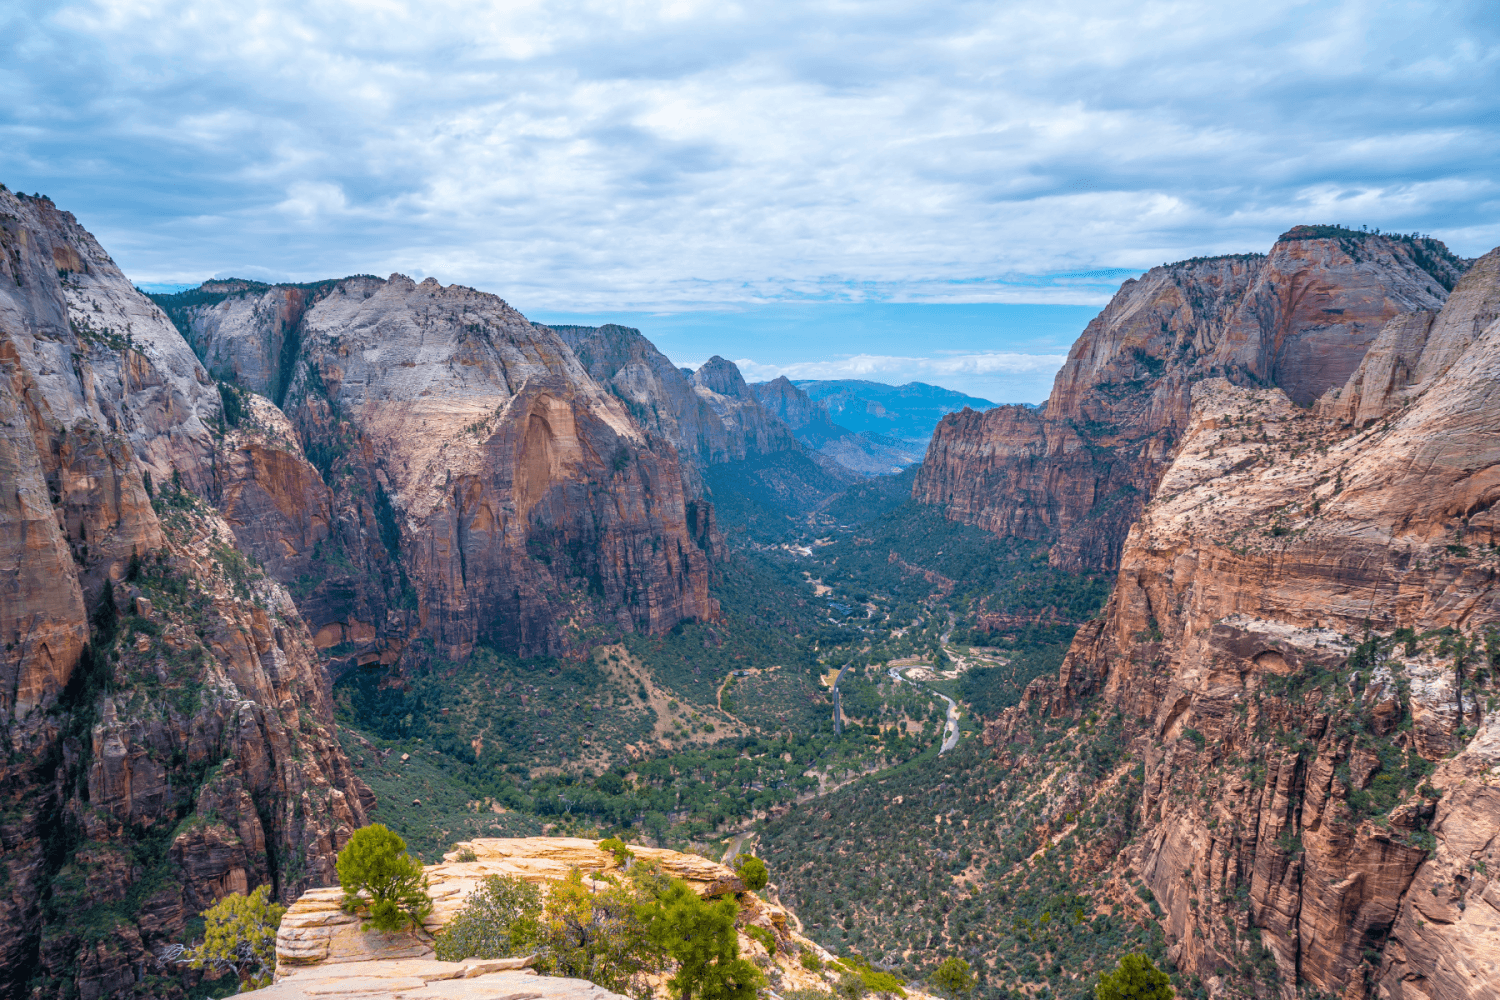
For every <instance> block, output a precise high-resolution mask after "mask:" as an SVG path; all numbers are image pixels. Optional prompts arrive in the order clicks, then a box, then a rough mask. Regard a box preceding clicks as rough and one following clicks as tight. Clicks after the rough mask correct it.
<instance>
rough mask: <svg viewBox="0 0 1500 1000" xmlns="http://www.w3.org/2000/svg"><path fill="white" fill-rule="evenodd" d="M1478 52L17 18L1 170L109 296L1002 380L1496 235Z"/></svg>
mask: <svg viewBox="0 0 1500 1000" xmlns="http://www.w3.org/2000/svg"><path fill="white" fill-rule="evenodd" d="M1497 67H1500V17H1496V7H1495V4H1494V3H1493V2H1470V3H1463V2H1443V3H1438V2H1432V3H1420V2H1419V3H1391V2H1384V3H1376V2H1293V0H1263V2H1260V3H1256V4H1224V3H1182V2H1150V0H1135V2H1130V3H1112V2H1092V3H1075V2H1069V0H1054V2H1050V3H1046V4H1037V3H1034V2H1029V3H1003V2H994V0H984V2H942V0H928V2H921V3H917V2H902V3H891V2H867V3H855V2H848V0H840V2H817V0H798V2H777V0H760V2H757V3H755V4H753V5H748V4H740V3H734V2H726V0H713V2H708V0H702V2H698V0H663V2H657V3H639V2H595V0H577V2H551V3H537V2H530V3H528V2H524V0H517V2H507V3H503V4H492V3H472V2H460V0H428V2H424V3H421V4H415V3H401V2H396V0H367V2H364V3H359V4H354V3H346V2H338V0H299V2H298V3H290V2H281V0H264V2H260V3H256V4H254V5H247V4H242V3H241V4H229V3H212V2H207V0H196V2H192V3H185V2H167V0H114V2H97V0H83V2H70V0H62V2H57V0H52V2H47V3H41V2H32V0H19V2H17V0H12V2H10V3H7V4H4V5H3V6H0V182H4V183H5V184H7V185H9V186H10V187H12V188H16V189H20V190H25V191H28V192H29V191H42V192H45V193H47V194H49V195H51V196H52V197H53V198H54V199H55V200H56V201H57V203H58V204H59V205H60V206H62V207H64V208H67V209H69V210H71V211H73V212H74V213H75V214H77V215H78V217H79V219H80V221H82V222H83V223H84V225H86V226H87V227H88V228H90V229H91V230H92V231H94V232H95V233H96V235H98V236H99V237H100V239H101V240H102V241H103V242H104V244H105V246H106V247H107V248H108V249H109V250H110V252H111V253H112V254H114V256H115V257H116V259H117V260H118V261H119V262H120V263H121V265H122V267H124V269H125V271H126V273H128V274H130V275H131V276H132V277H133V278H135V279H136V280H137V281H140V282H143V283H172V282H197V281H199V280H202V279H203V278H206V277H210V276H213V275H227V274H236V275H243V276H246V277H259V278H263V279H282V278H290V279H298V280H305V279H311V278H320V277H327V276H331V275H342V274H349V273H359V272H364V273H375V274H382V275H384V274H388V273H391V272H395V271H399V272H402V273H405V274H409V275H412V276H414V277H425V276H428V275H432V276H435V277H437V278H439V279H440V280H442V281H445V282H458V283H462V284H468V285H473V286H475V287H479V288H483V289H486V290H488V291H494V292H496V293H498V294H501V295H503V296H505V297H506V298H507V299H508V300H510V301H511V302H512V303H514V304H515V305H517V306H518V307H520V308H521V309H522V310H523V311H525V312H527V313H528V314H535V315H537V316H539V317H540V316H552V317H554V318H556V317H561V316H564V315H568V316H577V315H586V316H589V317H594V318H619V319H623V320H631V319H632V318H634V320H635V321H636V325H640V326H641V327H642V328H643V329H645V330H646V331H647V333H648V334H652V333H653V329H652V323H651V322H648V321H647V319H646V318H644V317H652V318H654V320H657V321H659V322H658V323H657V326H658V328H659V330H658V331H657V332H658V333H659V334H660V335H661V336H664V337H665V336H671V337H686V338H688V339H686V340H684V341H683V346H681V347H680V348H678V347H675V346H674V347H672V348H671V349H670V350H669V351H668V353H669V354H672V356H673V357H674V358H677V359H678V360H684V361H686V360H693V359H695V358H702V357H706V356H708V355H709V354H712V353H720V354H725V355H726V356H729V355H731V354H736V355H738V356H739V357H741V358H745V359H747V360H749V361H750V362H752V363H753V364H754V365H757V366H760V367H761V369H764V370H766V371H771V370H777V371H779V370H788V371H791V370H792V369H793V368H794V367H795V366H807V365H817V364H824V365H825V366H827V365H830V364H833V363H834V362H838V361H840V359H843V360H844V361H845V362H847V363H846V364H844V368H845V369H849V370H851V371H852V370H855V369H860V368H861V366H863V367H864V368H869V367H870V364H869V363H868V362H865V361H856V360H850V359H857V358H858V357H859V356H861V355H865V356H869V357H881V358H888V359H889V358H897V359H899V358H908V359H913V360H912V361H911V364H909V365H907V366H906V367H905V368H904V369H900V371H898V370H897V368H900V366H899V365H898V366H896V367H895V368H890V372H888V373H887V374H885V375H884V376H883V380H887V381H890V380H895V381H901V380H904V379H903V377H902V374H901V372H902V371H904V372H906V373H907V374H908V375H910V376H911V377H919V378H922V377H923V373H924V372H932V371H948V370H955V371H956V370H957V369H962V368H963V367H964V366H965V365H968V367H969V368H970V369H973V370H975V371H978V369H981V368H983V369H985V371H984V372H979V374H988V375H989V376H991V377H1000V376H999V375H996V372H997V371H999V370H1000V369H1001V368H1004V366H1005V365H1007V364H1008V365H1010V369H1009V370H1007V371H1005V372H1001V375H1004V376H1005V377H1012V376H1013V377H1014V379H1015V380H1017V381H1016V382H1015V384H1016V385H1017V386H1020V385H1021V383H1026V385H1028V386H1031V387H1030V388H1025V389H1024V391H1026V392H1028V393H1031V394H1033V395H1034V393H1035V387H1034V385H1032V383H1036V384H1042V385H1045V382H1046V379H1045V378H1041V379H1040V382H1038V381H1037V378H1036V377H1035V372H1036V370H1037V366H1038V365H1041V366H1043V367H1045V366H1046V365H1049V364H1051V365H1054V366H1055V361H1053V360H1050V359H1052V358H1054V357H1055V355H1056V353H1057V351H1056V350H1055V348H1056V347H1057V344H1056V343H1054V342H1053V338H1054V337H1055V336H1058V335H1057V334H1056V333H1055V331H1054V332H1049V333H1048V334H1047V335H1046V336H1045V337H1041V338H1040V339H1038V336H1037V331H1038V330H1039V329H1041V327H1043V326H1045V327H1047V328H1048V329H1049V330H1054V328H1056V329H1062V328H1063V327H1066V326H1067V325H1068V324H1072V326H1071V328H1070V329H1071V333H1070V334H1066V335H1061V342H1062V346H1066V342H1067V341H1068V340H1071V336H1072V335H1076V333H1077V332H1078V330H1079V329H1081V327H1082V323H1080V322H1077V321H1076V317H1075V315H1074V314H1075V313H1076V311H1077V310H1076V307H1079V306H1089V307H1093V308H1097V307H1098V306H1099V305H1100V304H1102V303H1103V302H1104V301H1105V300H1107V298H1108V296H1109V294H1110V293H1111V291H1112V290H1113V289H1114V288H1115V287H1117V285H1118V284H1119V282H1120V280H1121V279H1122V277H1123V276H1126V275H1129V274H1131V273H1137V272H1139V271H1141V270H1143V269H1145V268H1147V267H1149V266H1151V265H1154V264H1158V263H1161V262H1163V261H1168V260H1176V259H1180V258H1183V257H1189V256H1195V255H1201V254H1212V253H1222V252H1240V251H1246V250H1264V249H1266V248H1267V247H1268V246H1269V245H1270V243H1271V241H1272V240H1273V239H1274V238H1275V236H1276V234H1277V233H1279V232H1281V231H1283V230H1285V229H1286V228H1288V227H1289V226H1291V225H1293V224H1296V223H1301V222H1339V223H1344V224H1351V225H1369V226H1371V227H1375V226H1379V227H1381V228H1385V229H1395V230H1401V231H1412V230H1419V231H1422V232H1426V233H1431V234H1433V235H1435V236H1437V237H1439V238H1441V239H1443V240H1445V241H1447V242H1448V243H1449V245H1450V246H1452V247H1453V248H1454V249H1455V250H1456V251H1458V252H1459V253H1462V254H1465V255H1469V256H1473V255H1477V254H1479V253H1482V252H1484V251H1486V250H1488V249H1490V248H1491V247H1493V246H1495V245H1496V244H1500V170H1497V169H1496V164H1497V163H1500V72H1497ZM1017 304H1024V305H1029V306H1049V305H1050V306H1058V307H1064V306H1065V307H1069V308H1068V309H1060V310H1058V311H1055V312H1054V313H1051V315H1053V316H1054V320H1050V321H1047V322H1042V321H1041V320H1039V319H1038V318H1037V317H1040V316H1043V315H1047V314H1048V311H1047V310H1021V311H1019V312H1018V311H1017V310H1015V309H1014V308H1011V307H1012V306H1015V305H1017ZM890 305H902V306H908V307H910V308H907V309H905V310H904V311H903V310H897V311H896V314H898V315H901V316H902V317H903V321H902V322H900V323H891V322H888V321H887V320H888V316H889V315H890V314H889V313H887V312H883V311H882V309H884V307H886V306H890ZM954 305H966V306H972V307H974V309H973V310H972V313H971V314H972V315H973V316H983V317H984V319H983V320H976V321H975V322H974V323H973V324H971V325H970V326H967V327H965V329H966V330H967V329H972V330H975V331H982V330H989V331H991V335H992V336H993V340H991V339H987V337H986V336H983V335H981V334H980V333H975V334H974V336H973V337H972V338H971V337H969V335H968V334H965V335H964V339H962V346H954V343H956V342H954V343H945V341H944V337H945V336H946V335H947V331H949V330H950V329H951V327H950V325H949V321H948V319H947V317H948V316H951V315H954V314H953V313H951V312H945V311H944V309H945V308H946V307H948V306H954ZM819 307H821V308H823V309H826V312H823V313H822V314H821V318H819V316H818V308H819ZM918 307H922V308H918ZM929 307H930V308H929ZM939 307H944V308H939ZM788 315H795V316H801V317H806V318H807V319H806V320H805V322H804V321H801V320H799V321H798V323H799V324H800V325H798V326H797V329H798V330H799V331H800V333H799V335H798V336H795V337H790V336H789V337H781V338H779V339H778V338H776V337H772V336H769V335H767V333H766V331H767V330H768V329H772V328H774V327H775V326H776V323H777V322H778V320H777V317H782V318H783V319H782V321H781V322H782V325H783V326H785V325H786V321H785V317H786V316H788ZM694 317H696V318H694ZM736 323H738V324H739V325H738V326H737V325H736ZM1038 324H1040V326H1039V325H1038ZM692 330H697V331H699V334H698V335H699V336H701V337H702V338H708V337H710V336H714V337H719V336H722V337H723V338H724V340H725V343H726V344H728V343H731V342H732V343H743V344H745V345H746V346H744V347H743V348H733V347H724V346H720V345H719V344H717V343H708V342H707V341H706V340H704V341H703V342H698V341H694V340H692V336H693V334H692V332H691V331H692ZM756 331H760V333H759V335H757V334H756ZM736 338H737V339H736ZM1042 341H1046V343H1042ZM939 345H942V346H941V348H940V347H939ZM1028 345H1030V346H1028ZM942 351H947V352H950V353H946V354H945V353H941V352H942ZM952 352H958V353H952ZM965 352H966V353H967V354H968V355H973V358H972V359H971V360H970V361H965V362H956V361H954V358H956V357H959V356H960V355H962V354H964V353H965ZM1002 355H1027V358H1019V359H1017V358H1012V359H1010V360H1008V361H1007V360H1006V359H1005V358H1003V357H1000V356H1002ZM1028 358H1029V360H1028ZM945 365H946V368H945V367H944V366H945ZM955 366H956V367H955ZM833 367H834V369H837V368H838V366H837V365H834V366H833ZM888 367H889V366H888ZM840 370H842V369H840ZM962 374H963V373H962V372H959V374H958V375H957V376H955V377H960V376H962ZM924 380H926V381H932V380H933V379H932V378H924ZM959 387H961V388H969V391H976V390H975V389H974V388H971V387H969V386H959ZM1016 391H1018V392H1020V391H1023V390H1022V388H1017V389H1016ZM980 394H984V393H980Z"/></svg>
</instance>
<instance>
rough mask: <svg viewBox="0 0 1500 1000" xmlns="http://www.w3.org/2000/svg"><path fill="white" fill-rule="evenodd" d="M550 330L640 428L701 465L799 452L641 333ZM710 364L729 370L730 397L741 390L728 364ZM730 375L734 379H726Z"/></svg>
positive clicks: (771, 424)
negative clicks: (705, 383)
mask: <svg viewBox="0 0 1500 1000" xmlns="http://www.w3.org/2000/svg"><path fill="white" fill-rule="evenodd" d="M555 329H556V331H557V333H558V335H559V336H560V337H562V339H563V341H564V342H565V343H567V344H568V346H569V347H571V348H572V349H573V351H574V353H576V354H577V355H578V360H579V361H580V362H581V363H582V364H583V366H584V368H586V369H587V370H588V373H589V375H590V376H591V377H592V378H593V379H594V380H595V381H596V382H598V383H599V385H601V386H604V387H606V388H607V389H608V390H609V391H610V392H612V393H614V394H615V395H616V396H618V397H619V398H620V399H621V400H623V401H624V402H625V404H626V406H628V407H629V408H630V412H631V413H632V414H633V415H634V416H635V418H636V419H637V420H638V421H639V422H640V424H641V426H643V427H646V428H648V429H650V430H652V431H653V432H655V433H657V434H659V435H660V436H662V437H664V438H666V439H667V440H668V441H670V442H671V443H672V445H673V446H674V447H675V448H676V449H677V451H678V452H679V453H680V454H681V455H682V456H683V457H684V458H685V459H687V460H688V461H690V462H692V463H695V464H696V465H698V466H705V465H718V464H721V463H724V462H742V461H744V460H745V459H746V458H750V457H752V456H755V455H761V454H770V453H774V452H777V451H786V450H788V449H792V448H795V447H796V444H795V442H793V441H792V438H791V434H790V433H789V432H788V431H787V429H786V428H784V427H778V426H776V423H775V421H773V420H768V419H766V417H767V415H766V414H764V413H759V412H756V408H755V407H750V408H748V409H747V408H746V406H745V405H744V400H743V399H742V398H739V397H737V396H734V395H731V396H729V397H728V398H727V399H726V397H725V396H724V395H723V394H721V393H718V392H716V391H714V390H713V389H712V388H711V387H709V386H707V385H703V384H700V380H699V379H698V378H697V377H696V376H695V375H693V374H691V373H689V372H687V371H686V370H684V369H681V368H678V367H677V366H676V365H674V364H672V362H671V360H670V359H669V358H668V357H667V356H666V355H665V354H662V353H661V352H660V351H658V350H657V349H656V347H655V345H653V344H652V343H651V341H649V340H647V339H646V338H645V337H644V336H642V335H641V332H640V331H639V330H636V329H633V328H631V327H626V326H616V325H614V324H606V325H605V326H600V327H591V326H560V327H556V328H555ZM710 364H715V365H720V366H727V368H726V369H725V371H724V376H723V378H722V379H721V380H720V381H721V382H723V383H724V386H725V387H726V388H728V390H729V393H731V394H733V393H735V392H737V391H738V390H737V387H736V386H735V382H736V381H737V382H738V385H739V386H743V385H744V379H742V378H739V369H738V368H736V367H735V366H734V364H733V363H732V362H728V361H724V360H723V359H722V358H716V359H715V360H714V361H713V362H710ZM706 367H707V366H706V365H705V368H706ZM731 369H732V370H733V375H730V374H728V372H729V370H731Z"/></svg>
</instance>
